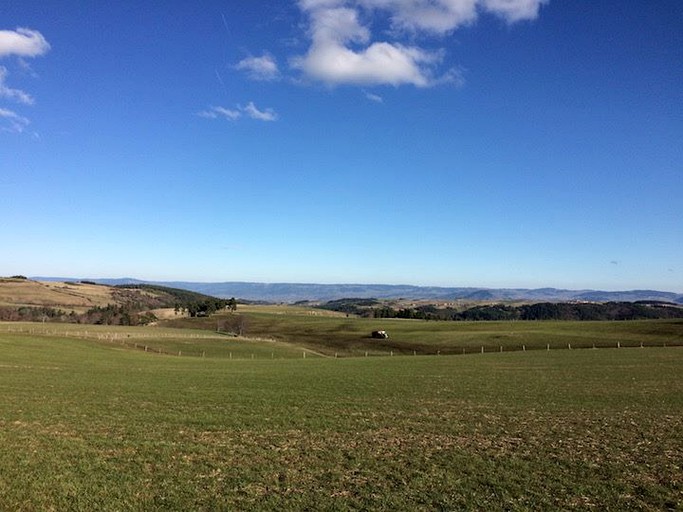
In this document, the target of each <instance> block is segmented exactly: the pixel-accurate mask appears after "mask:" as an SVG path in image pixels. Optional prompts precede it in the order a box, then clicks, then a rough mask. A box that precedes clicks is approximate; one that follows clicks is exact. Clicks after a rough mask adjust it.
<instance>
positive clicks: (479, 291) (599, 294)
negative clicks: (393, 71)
mask: <svg viewBox="0 0 683 512" xmlns="http://www.w3.org/2000/svg"><path fill="white" fill-rule="evenodd" d="M31 279H35V280H37V281H82V280H87V281H92V282H95V283H101V284H108V285H119V284H158V285H162V286H169V287H172V288H181V289H183V290H190V291H193V292H199V293H204V294H206V295H212V296H214V297H221V298H230V297H236V298H238V299H245V300H253V301H267V302H290V303H291V302H299V301H305V300H310V301H328V300H336V299H343V298H375V299H399V298H403V299H427V300H439V301H452V300H472V301H507V300H524V301H534V302H561V301H589V302H609V301H623V302H634V301H638V300H660V301H667V302H676V303H678V304H683V295H682V294H680V293H673V292H663V291H657V290H629V291H611V292H608V291H600V290H563V289H557V288H535V289H527V288H476V287H467V288H448V287H439V286H410V285H388V284H306V283H248V282H224V283H199V282H190V281H141V280H138V279H131V278H121V279H87V278H84V279H80V278H79V279H75V278H67V277H32V278H31Z"/></svg>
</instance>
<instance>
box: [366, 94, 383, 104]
mask: <svg viewBox="0 0 683 512" xmlns="http://www.w3.org/2000/svg"><path fill="white" fill-rule="evenodd" d="M363 94H365V97H366V98H367V99H369V100H370V101H374V102H375V103H384V98H382V97H381V96H380V95H379V94H373V93H371V92H368V91H363Z"/></svg>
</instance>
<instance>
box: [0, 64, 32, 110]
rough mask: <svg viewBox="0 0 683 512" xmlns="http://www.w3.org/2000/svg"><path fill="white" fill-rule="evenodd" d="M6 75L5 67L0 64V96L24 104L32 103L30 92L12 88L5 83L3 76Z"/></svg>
mask: <svg viewBox="0 0 683 512" xmlns="http://www.w3.org/2000/svg"><path fill="white" fill-rule="evenodd" d="M6 77H7V68H5V67H4V66H0V98H7V99H9V100H12V101H17V102H19V103H23V104H24V105H33V103H34V100H33V97H31V95H30V94H28V93H26V92H24V91H22V90H20V89H12V88H10V87H7V85H5V78H6Z"/></svg>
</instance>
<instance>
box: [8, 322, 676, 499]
mask: <svg viewBox="0 0 683 512" xmlns="http://www.w3.org/2000/svg"><path fill="white" fill-rule="evenodd" d="M242 314H245V315H247V316H248V319H249V324H248V329H249V332H248V334H249V335H250V336H253V339H247V338H232V337H229V336H225V335H222V334H218V333H216V332H215V322H216V319H214V318H210V319H196V321H195V323H194V324H193V327H195V329H183V330H180V329H172V328H161V327H136V328H133V327H111V326H75V325H50V324H29V323H26V324H18V323H2V324H0V390H2V394H1V395H0V502H1V503H2V508H3V509H7V510H143V509H144V510H234V509H242V510H244V509H257V510H258V509H262V510H266V509H268V510H272V509H283V510H301V509H316V510H333V509H334V510H354V509H355V510H358V509H384V510H433V509H487V510H530V509H534V510H557V509H586V510H588V509H612V510H623V509H644V510H661V509H672V510H675V509H680V508H681V507H682V506H683V501H682V500H683V494H682V493H683V480H682V478H681V474H683V473H682V471H681V464H682V461H683V441H682V440H683V382H682V380H681V379H680V375H681V374H683V349H682V348H678V347H671V346H670V345H669V346H667V347H664V344H665V343H666V342H667V341H668V342H669V344H671V343H672V342H673V341H676V340H678V341H679V342H680V337H681V334H682V332H681V331H682V330H683V324H681V323H680V322H620V323H612V322H607V323H600V324H598V323H586V324H577V323H570V325H567V323H562V322H557V323H554V322H549V323H544V322H540V323H530V324H529V325H527V324H526V323H520V322H518V323H517V324H519V325H520V326H517V325H512V323H488V322H485V323H478V324H470V323H462V324H460V323H436V322H415V321H402V322H401V321H398V320H394V321H392V322H391V323H386V322H383V323H382V324H381V325H376V324H375V323H373V321H371V320H368V321H366V320H364V319H355V318H346V317H340V316H334V315H330V316H315V315H312V314H311V313H310V312H307V311H305V310H280V311H275V310H272V309H271V310H267V309H260V310H256V309H255V310H252V311H247V312H244V313H242ZM183 321H188V320H183ZM209 321H211V322H212V324H211V325H212V326H213V329H205V330H202V329H201V328H200V327H202V322H209ZM178 322H180V321H178ZM394 322H395V323H394ZM535 324H539V325H536V326H535V327H534V325H535ZM207 327H209V325H207ZM373 327H383V328H386V329H387V330H389V331H390V332H391V336H392V337H391V338H390V340H379V341H381V342H385V341H386V342H392V343H394V344H396V345H395V346H394V349H396V352H395V354H396V357H390V356H389V353H387V350H386V349H387V348H389V347H376V349H375V351H374V352H371V353H370V354H369V355H370V356H372V355H374V356H375V357H364V353H365V351H366V347H367V346H368V345H367V344H368V343H372V341H373V340H369V339H366V336H367V333H368V332H369V330H368V329H371V328H373ZM316 330H318V332H319V335H318V340H319V342H318V343H317V344H316V343H315V339H316V337H315V332H316ZM348 331H350V332H351V334H348ZM297 332H299V336H301V340H302V342H301V343H296V338H297V334H296V333H297ZM278 333H279V334H278ZM335 333H336V335H335ZM572 333H573V334H572ZM349 336H350V337H352V338H353V339H354V340H357V341H356V342H355V343H358V345H356V346H354V347H352V348H351V349H349V350H347V351H344V352H343V354H340V357H338V358H334V357H333V356H331V354H333V352H335V351H341V350H340V347H342V342H343V340H344V339H348V337H349ZM568 339H571V340H572V342H573V343H575V344H578V343H579V342H581V343H585V344H586V346H592V343H593V340H598V341H599V340H605V341H604V346H605V347H608V346H614V347H616V342H617V341H618V340H621V342H620V344H621V345H622V347H623V348H622V349H616V348H614V349H607V348H605V349H598V350H559V348H562V345H565V344H566V343H567V340H568ZM486 340H488V341H489V344H488V345H486V347H487V353H485V354H481V353H480V352H479V351H477V350H476V349H477V347H479V346H481V345H482V343H483V342H484V341H486ZM581 340H582V341H581ZM375 341H377V340H375ZM641 342H644V344H645V346H646V347H648V348H644V349H641V348H626V347H628V346H632V347H639V346H640V343H641ZM589 343H590V345H588V344H589ZM501 344H503V346H504V348H505V351H504V352H503V353H500V351H499V349H497V346H500V345H501ZM522 344H525V345H527V346H528V347H529V348H530V349H529V350H527V351H522V350H520V349H519V348H517V349H516V351H514V352H513V351H509V350H508V348H509V349H512V346H513V345H515V346H521V345H522ZM547 344H552V349H551V350H550V351H548V350H544V349H543V348H544V347H546V346H547ZM598 345H599V344H598ZM418 346H424V350H423V352H422V353H427V352H429V351H431V352H432V353H436V351H437V350H443V351H444V352H445V351H447V350H448V349H449V347H450V349H452V353H454V354H457V353H461V351H462V348H463V347H464V348H467V347H470V346H471V347H472V352H471V353H468V354H469V355H465V356H462V355H459V356H445V354H444V353H443V352H442V355H440V356H439V355H425V356H417V357H414V356H412V353H413V350H415V351H417V348H416V347H418ZM599 346H600V345H599ZM145 347H146V349H145ZM401 347H403V348H404V349H405V350H403V352H401V351H400V349H401ZM408 347H410V348H408ZM438 347H440V348H438ZM531 348H537V349H541V350H531ZM565 348H566V347H565ZM306 350H308V352H307V357H306V358H304V357H303V353H304V351H306ZM317 354H320V355H326V356H328V357H317ZM399 354H405V355H403V356H401V357H398V355H399ZM342 355H343V356H345V357H342ZM359 355H360V356H361V357H349V356H359ZM380 355H381V356H384V357H379V356H380Z"/></svg>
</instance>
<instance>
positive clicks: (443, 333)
mask: <svg viewBox="0 0 683 512" xmlns="http://www.w3.org/2000/svg"><path fill="white" fill-rule="evenodd" d="M239 312H240V314H243V315H244V316H245V317H246V318H247V326H246V335H247V336H254V337H259V338H264V339H273V340H277V341H283V342H289V343H295V344H297V345H300V346H304V347H307V348H310V349H311V350H316V351H319V352H321V353H324V354H327V355H329V356H334V355H335V354H338V355H339V356H349V355H350V356H361V355H365V353H366V352H367V353H368V354H369V355H389V354H391V353H392V352H393V353H394V354H395V355H399V354H411V355H412V354H442V355H446V354H462V353H463V352H465V353H475V352H481V350H482V347H483V349H484V351H486V352H499V351H500V350H501V347H502V349H503V350H504V351H515V350H522V349H523V348H526V349H528V350H532V349H546V348H547V347H548V346H550V348H551V349H567V348H568V347H570V346H571V348H589V347H593V346H595V347H617V346H618V345H620V346H622V347H639V346H640V345H641V344H643V346H660V347H661V346H663V345H665V344H666V345H669V346H671V345H683V321H681V320H656V321H652V320H643V321H625V322H568V321H563V322H560V321H557V322H555V321H543V322H446V321H440V322H439V321H431V322H428V321H424V320H402V319H366V318H356V317H348V318H347V317H345V316H344V315H340V314H331V315H330V314H326V312H324V311H323V312H319V310H311V309H304V308H290V307H272V306H251V307H247V308H244V307H240V309H239ZM216 321H217V320H216V319H215V318H210V319H202V318H192V319H190V318H185V319H178V320H171V321H169V322H168V323H167V324H166V325H169V326H184V327H195V328H197V327H203V328H206V329H211V328H212V326H213V328H215V325H216ZM374 330H386V331H387V332H388V333H389V335H390V338H389V339H386V340H381V339H379V340H376V339H372V338H371V337H370V333H371V332H372V331H374Z"/></svg>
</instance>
